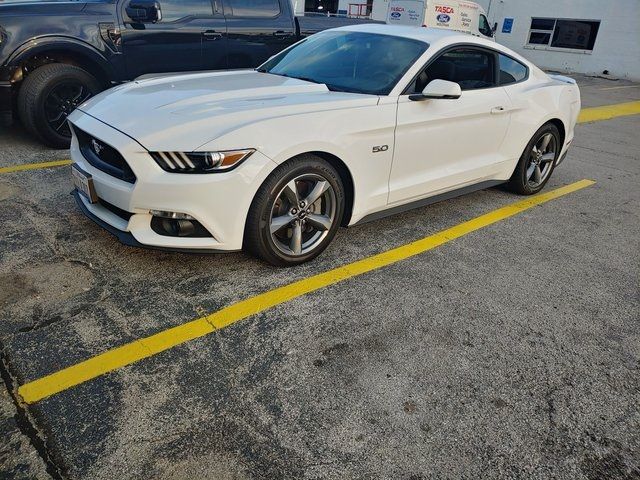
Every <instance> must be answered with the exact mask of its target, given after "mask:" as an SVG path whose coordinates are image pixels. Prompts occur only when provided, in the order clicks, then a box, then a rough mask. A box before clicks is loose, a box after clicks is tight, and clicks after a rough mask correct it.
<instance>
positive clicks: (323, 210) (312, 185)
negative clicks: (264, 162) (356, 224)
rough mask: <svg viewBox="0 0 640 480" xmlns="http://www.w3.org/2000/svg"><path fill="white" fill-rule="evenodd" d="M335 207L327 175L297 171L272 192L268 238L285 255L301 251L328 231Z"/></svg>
mask: <svg viewBox="0 0 640 480" xmlns="http://www.w3.org/2000/svg"><path fill="white" fill-rule="evenodd" d="M336 211H337V198H336V193H335V191H334V189H333V187H332V186H331V184H330V183H329V181H328V180H327V179H325V178H324V177H322V176H320V175H317V174H303V175H299V176H297V177H295V178H294V179H292V180H290V181H289V182H288V183H287V184H286V185H285V186H284V187H283V188H282V189H281V190H280V192H279V193H278V195H277V196H276V201H275V202H274V204H273V208H272V209H271V215H270V217H269V230H270V234H271V240H272V241H273V243H274V244H275V246H276V248H278V250H280V251H281V252H282V253H284V254H286V255H291V256H301V255H305V254H307V253H309V252H311V251H312V250H313V249H315V248H316V247H317V246H318V245H320V243H322V241H323V240H324V239H325V237H326V236H327V235H328V234H329V230H330V229H331V226H332V225H333V223H334V221H335V218H336Z"/></svg>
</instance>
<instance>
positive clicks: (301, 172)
mask: <svg viewBox="0 0 640 480" xmlns="http://www.w3.org/2000/svg"><path fill="white" fill-rule="evenodd" d="M305 175H309V176H314V177H322V179H324V180H325V181H327V182H328V183H329V185H330V186H331V188H332V189H333V192H332V193H333V194H335V195H334V197H335V216H334V217H333V222H332V223H331V226H330V227H329V228H328V229H327V230H326V232H327V233H326V236H324V238H322V239H320V240H318V243H317V244H316V245H313V249H312V250H310V251H308V252H303V253H301V254H298V255H290V254H287V253H285V252H283V251H282V249H281V248H278V246H277V245H276V243H275V241H274V239H273V238H272V234H271V231H270V226H271V224H270V222H271V216H272V212H273V209H274V207H276V201H278V198H279V195H281V192H282V190H283V189H284V188H285V186H286V185H287V184H288V183H289V182H291V181H292V180H294V179H296V178H300V177H301V176H305ZM294 183H295V182H294ZM280 198H281V197H280ZM332 198H333V197H332ZM320 202H326V200H324V199H322V200H320ZM316 205H318V204H317V203H316ZM344 206H345V193H344V186H343V184H342V180H341V179H340V175H339V174H338V172H337V171H336V170H335V168H333V167H332V166H331V165H330V164H329V163H327V162H326V161H324V160H323V159H322V158H320V157H317V156H315V155H312V154H304V155H300V156H299V157H295V158H293V159H291V160H289V161H287V162H285V163H283V164H282V165H280V166H279V167H277V168H276V169H275V170H274V171H273V172H272V173H271V175H269V177H268V178H267V179H266V180H265V182H264V183H263V184H262V186H261V187H260V189H259V190H258V192H257V193H256V196H255V197H254V199H253V202H252V204H251V208H250V209H249V215H248V216H247V223H246V226H245V232H244V249H245V250H246V251H247V252H249V253H251V254H253V255H255V256H256V257H259V258H261V259H263V260H265V261H266V262H268V263H271V264H272V265H275V266H278V267H288V266H293V265H298V264H301V263H304V262H308V261H309V260H311V259H313V258H315V257H317V256H318V255H319V254H320V253H322V251H323V250H324V249H325V248H327V246H328V245H329V243H331V240H333V237H334V236H335V234H336V232H337V230H338V228H339V227H340V223H341V222H342V216H343V214H344ZM314 208H315V207H314ZM286 228H287V229H288V228H289V227H286ZM307 228H308V227H307ZM287 233H291V231H290V230H287Z"/></svg>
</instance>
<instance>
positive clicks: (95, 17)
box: [0, 0, 362, 148]
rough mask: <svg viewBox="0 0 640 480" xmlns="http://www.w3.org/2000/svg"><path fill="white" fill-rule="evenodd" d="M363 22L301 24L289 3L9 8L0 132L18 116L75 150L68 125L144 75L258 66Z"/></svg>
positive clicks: (178, 0) (112, 1)
mask: <svg viewBox="0 0 640 480" xmlns="http://www.w3.org/2000/svg"><path fill="white" fill-rule="evenodd" d="M358 22H362V20H355V19H345V18H328V17H323V18H318V17H296V16H295V15H294V13H293V9H292V6H291V3H290V0H89V1H61V0H53V1H29V0H27V1H24V0H18V1H16V0H4V1H3V0H0V123H4V124H7V123H9V122H11V121H12V119H13V117H14V116H15V114H16V113H17V115H18V117H19V118H20V120H21V121H22V123H23V124H24V126H25V127H26V128H27V129H28V130H29V131H30V132H32V133H33V134H34V135H36V136H37V137H38V138H40V139H41V140H42V141H43V142H45V143H47V144H48V145H51V146H53V147H58V148H66V147H68V145H69V138H70V132H69V127H68V125H67V122H66V117H67V115H68V114H69V113H71V111H72V110H73V109H74V108H75V107H76V105H78V104H80V103H82V102H84V101H85V100H86V99H88V98H89V97H91V96H92V95H95V94H96V93H98V92H100V91H101V90H104V89H106V88H109V87H110V86H111V85H114V84H117V83H120V82H124V81H127V80H131V79H134V78H136V77H138V76H140V75H144V74H149V73H161V72H184V71H194V70H223V69H233V68H250V67H256V66H258V65H259V64H261V63H262V62H263V61H265V60H266V59H267V58H269V57H270V56H272V55H274V54H275V53H277V52H279V51H280V50H282V49H283V48H285V47H288V46H289V45H291V44H292V43H294V42H296V41H298V40H299V39H301V38H303V37H305V36H308V35H311V34H313V33H316V32H318V31H320V30H325V29H327V28H334V27H338V26H341V25H345V24H347V23H358Z"/></svg>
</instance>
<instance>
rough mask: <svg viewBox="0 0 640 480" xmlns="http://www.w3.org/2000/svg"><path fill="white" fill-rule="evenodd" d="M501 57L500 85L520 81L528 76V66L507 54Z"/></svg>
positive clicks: (500, 55)
mask: <svg viewBox="0 0 640 480" xmlns="http://www.w3.org/2000/svg"><path fill="white" fill-rule="evenodd" d="M499 57H500V85H509V84H511V83H518V82H521V81H522V80H524V79H525V78H527V72H528V71H527V67H525V66H524V65H523V64H521V63H520V62H518V61H517V60H514V59H513V58H511V57H507V56H506V55H502V54H499Z"/></svg>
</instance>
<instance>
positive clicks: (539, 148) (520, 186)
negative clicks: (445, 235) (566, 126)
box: [507, 123, 562, 195]
mask: <svg viewBox="0 0 640 480" xmlns="http://www.w3.org/2000/svg"><path fill="white" fill-rule="evenodd" d="M561 147H562V145H561V142H560V132H559V131H558V128H557V127H556V126H555V125H553V124H552V123H547V124H545V125H543V126H542V127H541V128H540V129H539V130H538V131H537V132H536V133H535V135H534V136H533V137H532V138H531V141H530V142H529V144H528V145H527V148H525V150H524V153H523V154H522V156H521V157H520V161H519V162H518V165H517V167H516V169H515V171H514V172H513V175H512V176H511V179H510V180H509V183H508V184H507V188H509V189H510V190H511V191H513V192H516V193H520V194H521V195H533V194H534V193H538V192H539V191H540V190H542V189H543V188H544V186H545V184H546V183H547V181H548V180H549V177H551V173H552V172H553V169H554V167H555V164H556V160H557V159H558V155H560V150H561Z"/></svg>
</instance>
